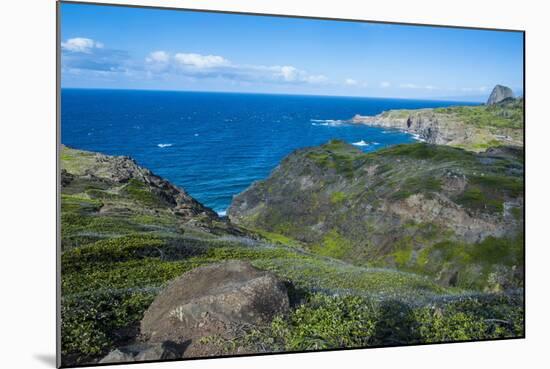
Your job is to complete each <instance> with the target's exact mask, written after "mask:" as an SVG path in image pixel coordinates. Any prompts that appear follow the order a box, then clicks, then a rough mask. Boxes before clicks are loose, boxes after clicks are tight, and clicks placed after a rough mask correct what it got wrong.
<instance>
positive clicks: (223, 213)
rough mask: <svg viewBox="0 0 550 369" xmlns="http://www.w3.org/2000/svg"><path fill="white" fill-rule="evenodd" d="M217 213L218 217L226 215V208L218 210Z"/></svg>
mask: <svg viewBox="0 0 550 369" xmlns="http://www.w3.org/2000/svg"><path fill="white" fill-rule="evenodd" d="M218 215H219V216H220V217H224V216H226V215H227V210H222V211H218Z"/></svg>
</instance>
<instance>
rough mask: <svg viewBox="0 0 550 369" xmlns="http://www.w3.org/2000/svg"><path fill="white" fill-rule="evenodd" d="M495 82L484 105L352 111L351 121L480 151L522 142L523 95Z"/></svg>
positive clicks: (430, 141)
mask: <svg viewBox="0 0 550 369" xmlns="http://www.w3.org/2000/svg"><path fill="white" fill-rule="evenodd" d="M508 90H509V89H508V88H502V86H496V87H495V89H494V90H493V93H492V94H491V97H490V98H489V101H488V103H487V105H471V106H450V107H445V108H427V109H397V110H388V111H384V112H382V113H380V114H377V115H374V116H362V115H355V116H354V117H353V118H352V119H351V122H352V123H355V124H365V125H370V126H377V127H384V128H388V129H396V130H400V131H403V132H408V133H411V134H413V135H416V136H417V137H418V138H419V139H420V140H423V141H426V142H428V143H431V144H436V145H448V146H454V147H459V148H463V149H466V150H469V151H475V152H481V151H485V150H487V149H488V148H491V147H498V146H517V147H522V146H523V127H524V114H523V113H524V102H523V98H517V99H516V98H513V97H511V96H510V93H511V90H510V91H508Z"/></svg>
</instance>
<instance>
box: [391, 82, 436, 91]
mask: <svg viewBox="0 0 550 369" xmlns="http://www.w3.org/2000/svg"><path fill="white" fill-rule="evenodd" d="M399 87H401V88H414V89H422V90H438V88H437V87H435V86H433V85H426V86H420V85H415V84H414V83H402V84H400V85H399Z"/></svg>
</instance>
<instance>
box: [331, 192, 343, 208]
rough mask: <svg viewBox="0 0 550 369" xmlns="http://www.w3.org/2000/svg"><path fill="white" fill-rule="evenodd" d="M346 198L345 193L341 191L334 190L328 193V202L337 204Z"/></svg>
mask: <svg viewBox="0 0 550 369" xmlns="http://www.w3.org/2000/svg"><path fill="white" fill-rule="evenodd" d="M345 200H346V194H345V193H343V192H341V191H336V192H333V193H331V194H330V202H331V204H333V205H336V204H339V203H341V202H343V201H345Z"/></svg>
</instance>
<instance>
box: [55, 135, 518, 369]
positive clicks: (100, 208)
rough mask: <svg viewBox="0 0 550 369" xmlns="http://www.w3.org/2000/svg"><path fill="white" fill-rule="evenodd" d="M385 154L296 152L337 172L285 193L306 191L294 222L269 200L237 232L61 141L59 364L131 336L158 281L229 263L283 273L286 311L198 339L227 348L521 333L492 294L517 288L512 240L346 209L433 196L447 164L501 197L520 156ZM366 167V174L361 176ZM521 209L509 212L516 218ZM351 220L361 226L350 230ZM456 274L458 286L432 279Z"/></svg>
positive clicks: (509, 190)
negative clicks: (393, 222)
mask: <svg viewBox="0 0 550 369" xmlns="http://www.w3.org/2000/svg"><path fill="white" fill-rule="evenodd" d="M384 151H386V154H381V152H382V151H381V152H377V153H373V154H363V153H362V152H360V151H358V150H356V149H355V148H353V147H351V146H349V145H347V144H345V143H343V142H341V141H331V143H329V144H328V145H325V146H323V147H321V148H315V149H312V150H311V151H309V152H308V151H306V152H305V157H306V158H307V159H308V160H309V161H308V163H310V164H311V165H312V166H319V167H320V168H324V169H327V168H328V169H330V172H331V173H332V174H331V175H330V176H332V175H334V177H323V178H321V180H319V181H317V182H316V183H315V185H317V186H320V187H318V188H313V189H311V190H310V191H308V192H307V194H312V197H311V199H309V198H305V197H293V199H298V198H299V199H300V201H303V203H300V204H299V206H298V208H299V209H298V210H300V211H303V210H305V212H304V213H300V214H301V215H300V217H299V218H298V219H295V218H293V217H290V216H289V215H288V214H287V213H285V212H284V211H282V210H280V209H272V211H271V212H270V213H269V217H261V216H258V218H257V220H258V222H259V223H258V226H257V227H254V228H249V229H246V230H245V229H240V230H239V233H237V235H235V234H231V233H228V232H226V231H223V230H222V231H220V228H214V227H217V226H216V224H218V223H219V221H218V220H212V221H211V222H210V223H208V222H205V223H201V224H200V225H199V226H196V225H195V224H196V223H194V222H196V221H198V220H199V217H198V216H197V217H195V218H193V219H192V221H191V222H189V221H188V219H184V218H182V217H181V216H179V215H176V214H174V212H173V211H172V209H171V208H170V205H169V204H168V203H167V202H166V201H165V200H163V197H162V196H161V194H159V193H157V192H156V191H157V189H153V188H151V187H150V185H149V184H148V183H146V182H143V181H140V180H137V179H135V178H133V179H130V180H128V181H125V182H122V183H120V182H116V181H112V180H110V179H109V176H103V177H102V178H103V179H102V180H101V181H100V180H97V178H93V177H92V176H85V175H84V173H86V172H89V171H92V172H93V173H98V174H102V173H104V171H106V170H107V169H106V168H105V167H104V166H105V165H108V163H103V162H102V163H98V162H96V161H95V159H94V156H93V155H92V154H90V153H84V152H80V151H76V150H72V149H68V148H65V149H63V152H62V167H63V168H64V169H66V170H67V172H68V173H70V174H71V175H73V176H74V178H72V179H71V180H70V181H68V183H67V184H65V185H64V186H63V188H62V199H61V202H62V204H61V207H62V214H61V221H62V227H61V231H62V234H61V236H62V248H63V253H62V258H61V260H62V281H61V288H62V301H61V305H62V311H61V314H62V354H63V358H64V359H63V360H64V364H67V365H68V364H83V363H89V362H91V361H93V360H97V359H98V358H99V357H101V356H102V355H105V354H106V353H107V352H108V351H109V350H111V349H113V348H114V347H118V346H123V345H126V344H130V343H133V342H135V340H136V337H138V336H139V322H140V320H141V318H142V316H143V313H144V311H145V310H146V309H147V307H148V306H149V304H150V303H151V302H152V301H153V299H154V297H155V296H156V295H157V293H158V292H159V291H160V290H161V289H162V288H163V287H164V286H166V284H167V283H168V282H169V281H171V280H173V279H174V278H177V277H178V276H180V275H182V274H183V273H185V272H187V271H189V270H191V269H193V268H196V267H198V266H202V265H206V264H210V263H216V262H220V261H224V260H229V259H238V260H246V261H249V262H250V263H251V264H252V265H254V266H256V267H257V268H260V269H263V270H269V271H271V272H273V273H274V274H276V275H277V276H278V277H279V278H281V279H282V280H284V281H285V282H286V283H287V285H288V286H290V287H289V292H290V297H291V303H292V310H291V312H290V314H288V315H286V316H278V317H276V318H275V319H274V320H273V321H272V322H271V323H270V324H267V325H265V326H256V327H248V328H246V331H245V332H243V334H242V335H239V337H238V338H237V339H235V340H233V341H231V342H228V341H225V340H223V339H222V338H220V337H211V338H210V339H205V340H204V342H205V343H212V342H214V343H217V344H219V345H221V346H222V347H224V348H225V349H226V350H227V352H228V353H234V352H236V351H235V350H236V349H237V348H245V349H248V350H250V352H264V351H281V350H285V351H288V350H290V351H293V350H315V349H323V348H339V347H362V346H379V345H395V344H408V343H419V342H443V341H453V340H469V339H488V338H500V337H514V336H521V335H523V320H522V319H523V310H522V304H523V301H522V300H521V297H520V296H519V295H518V296H516V295H513V296H512V295H508V294H504V293H502V292H503V291H506V290H507V289H509V288H512V287H513V288H516V287H518V286H521V272H522V271H521V269H520V268H521V265H522V258H523V239H522V237H520V236H518V237H517V238H491V237H489V238H485V240H484V241H483V242H481V243H477V244H469V243H465V242H460V241H454V240H453V241H450V240H451V239H452V237H450V235H452V232H450V230H449V229H448V228H445V227H444V226H443V225H441V224H438V223H436V222H415V221H409V222H406V223H402V224H399V227H398V230H399V232H396V231H395V228H391V227H388V226H387V225H386V224H383V223H380V222H377V220H376V219H372V218H368V217H365V213H366V211H365V209H364V208H358V209H354V208H353V207H352V206H351V205H353V204H355V203H362V204H365V203H367V204H369V206H371V205H373V204H375V203H376V202H379V203H382V202H383V201H386V200H389V199H391V200H393V199H395V198H396V197H395V196H396V193H397V192H398V191H408V193H409V194H413V193H421V194H423V195H425V196H427V197H428V196H430V194H439V193H441V192H442V191H445V188H446V187H445V186H446V179H445V178H446V177H445V176H446V175H447V173H448V170H449V168H451V169H453V170H458V169H457V168H459V169H460V170H462V172H460V173H462V174H464V175H465V177H466V178H467V180H468V181H467V182H468V183H467V186H466V189H465V190H464V191H463V192H464V193H466V194H467V193H468V191H470V192H474V195H475V191H474V189H478V192H480V193H481V194H482V195H483V196H485V197H486V199H487V198H488V199H490V200H494V201H500V202H501V203H502V202H503V201H505V199H506V198H510V197H514V196H519V195H520V194H521V193H522V191H523V184H522V182H521V181H519V180H517V178H516V177H515V176H514V175H512V174H509V173H511V172H514V171H517V170H520V169H522V165H521V164H522V163H519V162H518V161H517V160H515V159H513V158H509V159H503V158H499V157H497V158H493V157H491V158H489V159H490V161H489V162H487V164H485V163H484V162H483V161H482V160H480V158H479V157H477V156H475V155H474V154H471V153H467V152H464V151H462V150H458V149H453V148H445V149H443V151H440V150H438V148H437V147H435V148H434V147H431V146H429V145H424V144H414V145H405V146H397V147H394V148H390V149H387V150H384ZM302 155H304V154H302ZM397 160H399V162H398V161H397ZM396 163H399V164H398V165H396ZM434 163H435V164H434ZM383 167H385V168H383ZM382 168H383V169H384V170H382ZM409 168H414V171H413V172H412V173H411V171H410V170H408V169H409ZM314 169H315V168H314ZM377 171H380V173H379V174H376V175H372V173H374V172H377ZM367 172H368V173H369V176H368V180H366V179H364V178H362V175H363V174H364V173H367ZM474 172H475V173H476V174H474ZM323 173H324V174H323V175H326V171H323ZM426 173H430V175H429V176H427V177H426ZM453 173H454V172H453ZM481 173H483V174H484V175H481ZM514 173H515V172H514ZM287 174H288V173H287ZM422 178H429V179H428V180H422ZM349 183H352V185H349ZM270 189H271V190H272V193H276V186H274V185H272V184H266V185H264V187H263V190H265V191H269V190H270ZM365 189H367V191H365ZM325 190H326V191H325ZM323 191H325V192H323ZM464 193H460V194H458V195H456V196H465V195H464ZM402 196H403V198H404V195H402ZM407 196H408V195H407ZM449 196H450V195H449ZM397 198H399V196H397ZM308 201H311V203H308ZM457 201H458V200H457ZM470 201H472V203H471V204H468V205H463V206H469V207H471V208H472V209H476V206H477V205H476V204H475V201H481V200H480V198H479V197H478V198H477V200H476V198H475V196H473V197H472V199H471V200H470ZM465 203H466V202H464V204H465ZM522 209H523V208H522V207H520V206H516V207H513V208H512V210H511V212H512V213H513V214H514V215H513V216H514V217H515V219H516V218H519V217H521V214H522ZM479 211H486V209H485V208H479ZM327 212H328V213H327ZM327 214H328V215H327ZM518 214H519V215H518ZM312 215H313V216H315V218H314V221H313V222H312V223H311V225H317V224H321V225H327V229H326V231H325V232H322V233H321V236H320V237H319V238H317V239H313V238H308V237H309V236H310V234H307V233H306V232H304V229H308V230H311V229H312V227H311V226H310V225H309V224H308V223H307V222H306V221H307V220H308V218H307V217H308V216H312ZM201 217H207V216H205V215H201ZM317 217H318V218H317ZM200 219H202V218H200ZM356 219H360V220H361V227H364V228H354V223H353V221H352V220H356ZM206 220H208V219H206ZM260 221H261V222H260ZM251 223H254V222H251ZM205 224H206V225H205ZM269 224H272V225H273V227H267V226H266V225H269ZM209 227H210V228H209ZM319 229H321V228H319ZM388 234H389V235H391V236H392V237H394V236H396V235H397V236H399V237H395V239H394V240H393V242H392V243H391V244H388V246H386V247H387V249H384V250H383V252H382V251H381V250H380V249H376V248H374V247H373V244H374V241H373V240H374V239H375V238H372V239H371V238H368V237H370V236H371V235H373V237H379V238H381V237H382V236H384V235H388ZM247 235H252V237H248V236H247ZM380 235H382V236H380ZM367 236H368V237H367ZM312 239H313V240H314V241H312ZM367 260H368V262H366V261H367ZM354 264H355V265H354ZM372 265H377V266H379V267H373V266H372ZM395 267H398V268H399V269H395ZM503 268H504V269H505V271H504V272H503V271H502V269H503ZM456 271H458V277H457V281H456V283H454V284H450V283H444V281H443V282H442V281H441V280H438V277H440V276H442V277H447V276H448V275H450V274H452V273H455V272H456ZM484 291H486V292H484ZM487 291H488V292H491V293H487ZM493 292H498V293H493Z"/></svg>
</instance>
